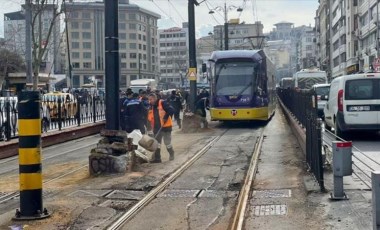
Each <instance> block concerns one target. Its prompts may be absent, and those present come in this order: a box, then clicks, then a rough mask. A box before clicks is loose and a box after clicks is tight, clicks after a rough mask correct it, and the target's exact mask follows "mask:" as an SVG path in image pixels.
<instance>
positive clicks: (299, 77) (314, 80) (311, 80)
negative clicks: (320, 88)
mask: <svg viewBox="0 0 380 230" xmlns="http://www.w3.org/2000/svg"><path fill="white" fill-rule="evenodd" d="M293 84H294V88H295V89H296V90H297V89H311V88H312V87H313V85H315V84H327V74H326V72H325V71H321V70H319V69H302V70H300V71H298V72H297V73H295V74H294V75H293Z"/></svg>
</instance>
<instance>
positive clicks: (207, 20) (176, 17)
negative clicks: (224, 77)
mask: <svg viewBox="0 0 380 230" xmlns="http://www.w3.org/2000/svg"><path fill="white" fill-rule="evenodd" d="M0 1H1V3H2V6H1V7H0V37H4V15H3V14H4V13H8V12H13V11H18V10H20V9H21V4H22V3H23V2H25V0H0ZM59 1H61V0H59ZM74 1H76V0H74ZM81 1H90V0H81ZM202 1H203V0H198V2H202ZM3 2H5V5H4V4H3ZM225 2H227V8H228V10H227V12H228V14H227V18H228V19H232V18H239V19H240V22H242V21H244V22H245V23H247V24H249V23H254V22H255V21H261V23H262V24H263V25H264V32H269V31H271V30H272V29H273V24H275V23H278V22H280V21H287V22H292V23H294V25H295V26H301V25H311V26H314V17H315V12H316V10H317V8H318V0H205V1H204V2H202V3H201V4H200V5H199V6H196V7H195V15H196V17H195V25H196V30H197V37H200V36H205V35H207V34H208V32H210V31H212V27H213V26H214V25H218V24H223V23H224V11H223V10H215V13H214V14H213V15H210V14H209V11H210V9H215V8H219V9H220V8H221V7H222V8H223V9H224V4H225ZM130 3H134V4H137V5H139V6H141V7H142V8H145V9H147V10H150V11H153V12H156V13H158V14H160V15H161V20H159V28H160V29H165V28H170V27H173V26H177V27H181V26H182V22H186V21H188V16H187V3H188V0H130ZM235 7H242V8H243V11H242V12H241V13H239V12H237V11H236V8H235Z"/></svg>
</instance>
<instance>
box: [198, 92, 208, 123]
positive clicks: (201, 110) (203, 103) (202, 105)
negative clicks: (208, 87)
mask: <svg viewBox="0 0 380 230" xmlns="http://www.w3.org/2000/svg"><path fill="white" fill-rule="evenodd" d="M206 109H209V99H208V98H207V97H203V98H201V99H199V100H198V101H197V103H196V104H195V114H196V115H198V116H199V117H200V119H201V128H208V122H207V118H206V115H207V114H206Z"/></svg>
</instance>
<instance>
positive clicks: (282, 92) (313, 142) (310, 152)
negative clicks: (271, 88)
mask: <svg viewBox="0 0 380 230" xmlns="http://www.w3.org/2000/svg"><path fill="white" fill-rule="evenodd" d="M277 95H278V97H279V99H280V100H281V101H282V102H283V104H284V105H285V106H286V107H287V108H288V110H289V111H290V112H291V113H292V114H293V115H294V117H295V118H296V119H297V120H298V122H299V123H300V124H301V125H302V126H303V127H304V128H305V129H306V162H307V164H308V167H309V168H310V171H311V172H312V173H313V175H314V177H315V179H316V180H317V181H318V184H319V187H320V188H321V190H322V191H324V190H325V186H324V179H323V156H322V132H321V120H320V119H319V118H318V108H317V104H318V103H317V95H316V94H315V93H314V92H312V91H309V90H307V91H306V90H305V91H295V90H293V89H278V90H277Z"/></svg>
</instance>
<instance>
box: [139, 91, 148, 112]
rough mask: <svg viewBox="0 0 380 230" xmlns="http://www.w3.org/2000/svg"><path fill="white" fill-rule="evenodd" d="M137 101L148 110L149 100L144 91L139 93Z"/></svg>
mask: <svg viewBox="0 0 380 230" xmlns="http://www.w3.org/2000/svg"><path fill="white" fill-rule="evenodd" d="M139 99H140V101H141V102H142V104H143V105H144V106H145V108H146V109H147V110H149V100H148V95H147V93H146V91H141V94H140V98H139Z"/></svg>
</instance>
